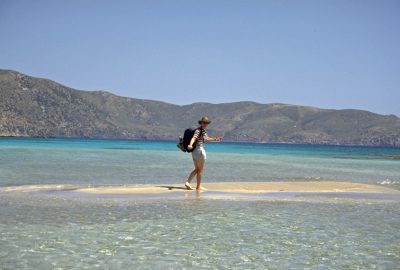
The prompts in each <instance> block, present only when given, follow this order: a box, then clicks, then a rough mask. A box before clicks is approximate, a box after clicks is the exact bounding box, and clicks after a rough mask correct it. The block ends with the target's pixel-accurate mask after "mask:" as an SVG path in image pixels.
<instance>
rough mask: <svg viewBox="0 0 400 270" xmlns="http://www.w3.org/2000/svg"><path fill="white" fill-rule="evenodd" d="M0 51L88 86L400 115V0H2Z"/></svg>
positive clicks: (36, 71) (180, 98)
mask: <svg viewBox="0 0 400 270" xmlns="http://www.w3.org/2000/svg"><path fill="white" fill-rule="evenodd" d="M0 52H1V53H0V68H2V69H12V70H16V71H19V72H22V73H26V74H28V75H32V76H37V77H44V78H49V79H52V80H54V81H57V82H60V83H62V84H64V85H67V86H69V87H72V88H76V89H82V90H106V91H110V92H113V93H115V94H117V95H121V96H128V97H135V98H146V99H155V100H161V101H165V102H170V103H175V104H190V103H192V102H211V103H222V102H233V101H256V102H260V103H273V102H278V103H288V104H297V105H309V106H315V107H320V108H333V109H345V108H354V109H365V110H369V111H373V112H377V113H382V114H396V115H398V116H400V105H399V104H400V87H399V86H400V1H398V0H394V1H388V0H376V1H370V0H357V1H356V0H335V1H333V0H323V1H321V0H316V1H312V0H303V1H299V0H293V1H285V0H279V1H278V0H276V1H268V0H262V1H256V0H253V1H252V0H250V1H244V0H230V1H222V0H219V1H217V0H213V1H207V0H202V1H191V0H185V1H175V0H168V1H167V0H165V1H155V0H147V1H145V0H143V1H118V0H116V1H111V0H109V1H89V0H79V1H76V0H68V1H62V0H57V1H43V0H35V1H30V0H25V1H21V0H0Z"/></svg>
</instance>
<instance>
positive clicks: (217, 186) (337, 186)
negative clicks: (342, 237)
mask: <svg viewBox="0 0 400 270" xmlns="http://www.w3.org/2000/svg"><path fill="white" fill-rule="evenodd" d="M204 187H205V188H207V190H208V191H217V192H225V193H248V194H258V193H274V192H302V193H304V192H359V193H360V192H361V193H363V192H365V193H386V194H400V190H395V189H390V188H387V187H383V186H378V185H371V184H362V183H351V182H333V181H319V182H317V181H315V182H219V183H204ZM74 191H75V192H80V193H86V194H160V193H169V192H187V189H185V188H184V186H183V184H166V185H162V184H160V185H157V184H155V185H123V186H94V187H85V188H77V189H75V190H74Z"/></svg>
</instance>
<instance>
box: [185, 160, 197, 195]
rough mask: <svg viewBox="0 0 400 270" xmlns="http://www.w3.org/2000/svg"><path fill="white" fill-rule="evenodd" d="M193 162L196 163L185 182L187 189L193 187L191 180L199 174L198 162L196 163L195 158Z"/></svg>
mask: <svg viewBox="0 0 400 270" xmlns="http://www.w3.org/2000/svg"><path fill="white" fill-rule="evenodd" d="M193 164H194V170H193V171H192V172H191V173H190V174H189V177H188V179H187V181H186V183H185V187H186V188H187V189H193V188H192V185H191V182H192V179H193V177H194V176H195V175H196V174H197V164H196V161H195V160H193Z"/></svg>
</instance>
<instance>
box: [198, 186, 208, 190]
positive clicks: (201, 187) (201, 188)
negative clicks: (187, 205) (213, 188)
mask: <svg viewBox="0 0 400 270" xmlns="http://www.w3.org/2000/svg"><path fill="white" fill-rule="evenodd" d="M196 190H200V191H205V190H207V189H206V188H204V187H203V186H199V187H196Z"/></svg>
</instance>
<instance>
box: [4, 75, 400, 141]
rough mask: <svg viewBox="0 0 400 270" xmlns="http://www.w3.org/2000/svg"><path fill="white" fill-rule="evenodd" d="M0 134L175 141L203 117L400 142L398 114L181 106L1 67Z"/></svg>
mask: <svg viewBox="0 0 400 270" xmlns="http://www.w3.org/2000/svg"><path fill="white" fill-rule="evenodd" d="M0 113H1V115H0V136H29V137H31V136H32V137H93V138H143V139H176V138H177V136H178V135H181V134H182V133H183V130H184V129H185V128H187V127H190V126H194V125H195V124H196V122H197V119H199V118H200V117H201V116H202V115H207V116H209V117H210V118H211V119H212V120H213V123H212V125H211V126H210V131H209V133H210V134H218V135H223V136H224V137H225V139H226V140H229V141H246V142H266V143H302V144H303V143H304V144H308V143H313V144H351V145H390V146H400V118H398V117H396V116H394V115H379V114H375V113H371V112H368V111H361V110H326V109H318V108H312V107H306V106H296V105H287V104H277V103H274V104H259V103H255V102H234V103H223V104H211V103H194V104H190V105H185V106H178V105H174V104H168V103H164V102H159V101H153V100H144V99H135V98H127V97H120V96H116V95H113V94H111V93H109V92H105V91H80V90H75V89H72V88H69V87H66V86H63V85H61V84H58V83H56V82H53V81H50V80H47V79H40V78H34V77H30V76H27V75H24V74H21V73H18V72H15V71H10V70H0Z"/></svg>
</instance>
